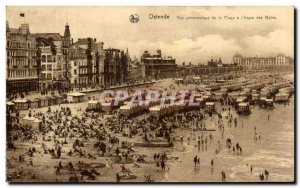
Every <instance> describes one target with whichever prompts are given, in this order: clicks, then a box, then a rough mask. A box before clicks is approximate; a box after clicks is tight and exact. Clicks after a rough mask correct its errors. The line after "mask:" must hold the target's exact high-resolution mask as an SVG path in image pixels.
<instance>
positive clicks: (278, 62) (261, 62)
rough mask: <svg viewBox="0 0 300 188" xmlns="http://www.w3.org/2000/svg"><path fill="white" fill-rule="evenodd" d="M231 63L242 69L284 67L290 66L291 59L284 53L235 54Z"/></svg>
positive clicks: (291, 63)
mask: <svg viewBox="0 0 300 188" xmlns="http://www.w3.org/2000/svg"><path fill="white" fill-rule="evenodd" d="M233 63H234V64H236V65H238V66H241V67H243V68H244V69H262V68H280V67H281V68H284V67H290V66H292V65H293V59H292V58H290V57H288V56H285V55H284V54H278V55H277V56H275V57H243V56H241V55H240V54H235V55H234V56H233Z"/></svg>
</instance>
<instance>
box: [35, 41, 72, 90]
mask: <svg viewBox="0 0 300 188" xmlns="http://www.w3.org/2000/svg"><path fill="white" fill-rule="evenodd" d="M36 40H37V42H38V51H39V54H40V55H39V56H40V65H41V68H40V73H41V74H40V78H39V88H40V90H41V91H45V90H52V89H63V88H65V87H66V85H67V83H66V81H67V80H66V71H65V70H66V63H65V60H64V56H63V54H62V50H61V48H59V47H57V46H56V45H55V44H54V43H53V41H52V40H49V38H48V39H47V38H43V37H39V38H37V39H36Z"/></svg>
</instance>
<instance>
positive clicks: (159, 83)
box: [2, 6, 295, 183]
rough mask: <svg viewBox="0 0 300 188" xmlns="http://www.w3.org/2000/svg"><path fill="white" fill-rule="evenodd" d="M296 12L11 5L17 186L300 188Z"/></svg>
mask: <svg viewBox="0 0 300 188" xmlns="http://www.w3.org/2000/svg"><path fill="white" fill-rule="evenodd" d="M294 11H295V10H294V7H46V6H45V7H33V6H32V7H31V6H23V7H21V6H7V7H6V54H7V56H6V60H7V62H6V91H2V92H6V134H7V136H6V177H7V181H8V182H10V183H27V182H31V183H41V182H43V183H44V182H46V183H60V182H64V183H65V182H69V183H90V182H93V183H95V182H96V183H107V182H109V183H136V182H144V183H174V182H177V183H186V182H194V183H204V182H205V183H228V182H242V183H249V182H257V183H266V182H267V183H270V182H284V183H293V182H295V117H294V113H295V96H294V92H295V85H294V76H295V75H294V69H295V62H294Z"/></svg>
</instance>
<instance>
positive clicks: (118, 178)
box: [116, 173, 121, 183]
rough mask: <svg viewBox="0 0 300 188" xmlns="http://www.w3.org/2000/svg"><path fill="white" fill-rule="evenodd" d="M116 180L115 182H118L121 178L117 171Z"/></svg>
mask: <svg viewBox="0 0 300 188" xmlns="http://www.w3.org/2000/svg"><path fill="white" fill-rule="evenodd" d="M116 180H117V183H119V182H120V180H121V177H120V175H119V173H116Z"/></svg>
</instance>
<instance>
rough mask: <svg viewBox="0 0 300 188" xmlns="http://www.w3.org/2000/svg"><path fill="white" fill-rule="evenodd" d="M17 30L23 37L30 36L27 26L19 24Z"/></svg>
mask: <svg viewBox="0 0 300 188" xmlns="http://www.w3.org/2000/svg"><path fill="white" fill-rule="evenodd" d="M19 29H20V32H21V33H22V34H23V35H28V34H30V32H29V24H21V27H20V28H19Z"/></svg>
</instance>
